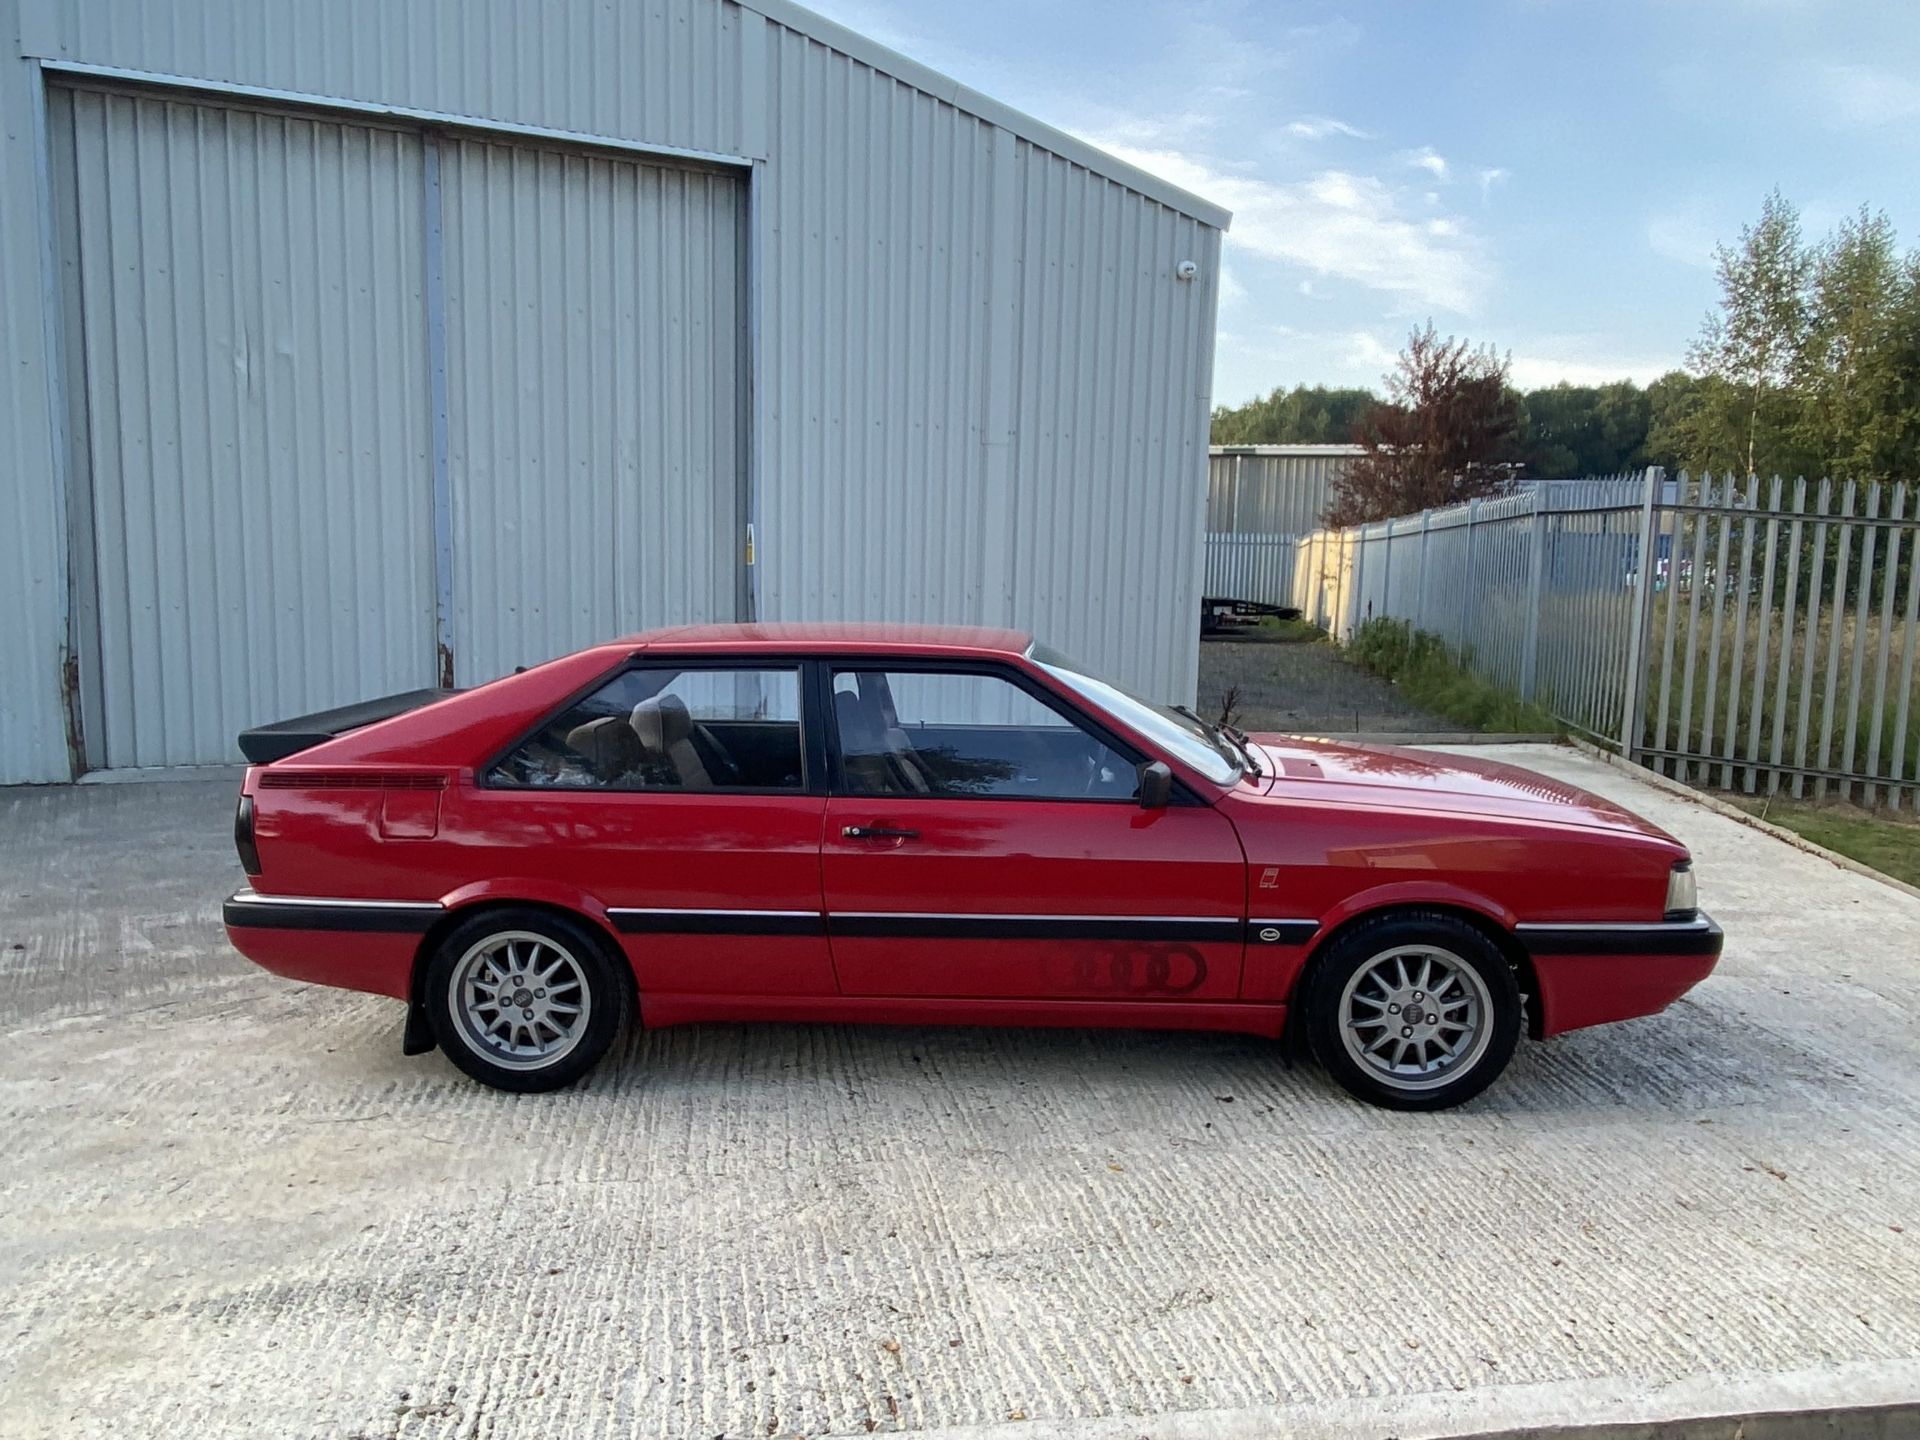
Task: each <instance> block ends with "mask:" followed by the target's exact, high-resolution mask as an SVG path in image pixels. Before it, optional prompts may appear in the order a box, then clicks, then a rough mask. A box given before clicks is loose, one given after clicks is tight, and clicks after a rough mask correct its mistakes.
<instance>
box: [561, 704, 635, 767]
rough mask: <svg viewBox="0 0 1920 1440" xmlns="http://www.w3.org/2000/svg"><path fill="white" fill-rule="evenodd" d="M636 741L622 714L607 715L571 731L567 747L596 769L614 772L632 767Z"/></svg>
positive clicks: (568, 734)
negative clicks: (621, 716) (627, 766)
mask: <svg viewBox="0 0 1920 1440" xmlns="http://www.w3.org/2000/svg"><path fill="white" fill-rule="evenodd" d="M634 745H635V739H634V733H633V730H632V728H631V727H630V726H628V725H627V724H625V723H624V722H623V721H622V720H621V719H620V717H619V716H618V715H604V716H602V717H601V718H600V719H598V720H589V721H588V722H587V723H586V724H584V725H576V726H575V727H574V728H573V729H571V730H569V731H568V732H567V747H568V748H569V749H571V750H573V751H575V752H576V753H578V754H580V755H582V756H584V757H586V761H587V763H588V764H589V765H592V766H593V767H594V768H595V769H598V770H601V771H604V772H611V771H614V770H617V769H620V768H621V767H623V766H625V765H627V764H630V763H631V761H632V758H633V751H634Z"/></svg>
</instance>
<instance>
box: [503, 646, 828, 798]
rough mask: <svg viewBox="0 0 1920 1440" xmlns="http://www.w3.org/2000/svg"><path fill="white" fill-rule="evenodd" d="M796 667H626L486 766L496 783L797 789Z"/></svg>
mask: <svg viewBox="0 0 1920 1440" xmlns="http://www.w3.org/2000/svg"><path fill="white" fill-rule="evenodd" d="M801 755H802V747H801V742H800V672H799V671H798V670H795V669H791V668H782V669H765V670H758V669H756V670H747V669H739V670H732V669H706V668H691V667H689V668H679V667H675V666H668V665H643V666H636V667H635V668H633V669H630V670H623V671H621V672H620V674H618V675H616V676H614V677H613V679H611V680H609V681H608V682H607V683H606V684H605V685H603V686H601V687H600V688H599V689H598V690H596V691H594V692H593V694H591V695H589V696H588V697H587V698H586V699H584V700H582V701H580V702H579V703H577V704H575V705H572V706H569V707H568V709H567V710H566V712H565V713H564V714H562V715H559V716H557V717H556V718H555V719H554V720H552V721H551V722H549V723H548V724H546V725H543V726H542V727H541V728H540V731H539V733H538V734H536V735H535V736H534V737H533V738H532V739H530V740H528V741H526V742H525V743H524V744H522V745H520V746H518V747H517V748H515V749H514V750H513V751H512V752H511V753H510V754H509V755H508V756H507V757H506V758H505V759H504V760H502V761H500V763H499V764H497V765H495V766H494V767H493V769H492V770H490V771H489V772H488V773H487V777H486V778H487V780H488V782H489V783H491V784H497V785H531V786H554V787H561V788H568V789H602V790H800V789H803V788H805V784H806V776H805V767H804V765H803V764H802V761H801Z"/></svg>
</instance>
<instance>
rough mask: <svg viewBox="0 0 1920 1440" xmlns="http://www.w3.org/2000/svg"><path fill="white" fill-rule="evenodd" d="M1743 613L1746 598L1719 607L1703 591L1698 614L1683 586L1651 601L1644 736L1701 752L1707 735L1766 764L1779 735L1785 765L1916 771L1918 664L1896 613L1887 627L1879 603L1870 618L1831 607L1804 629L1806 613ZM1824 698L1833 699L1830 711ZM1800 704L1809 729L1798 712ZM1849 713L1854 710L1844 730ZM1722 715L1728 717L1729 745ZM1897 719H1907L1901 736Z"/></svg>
mask: <svg viewBox="0 0 1920 1440" xmlns="http://www.w3.org/2000/svg"><path fill="white" fill-rule="evenodd" d="M1670 611H1671V616H1672V619H1671V622H1670V621H1669V612H1670ZM1741 614H1742V607H1741V605H1740V604H1739V602H1738V601H1736V600H1732V599H1729V600H1727V601H1726V602H1724V604H1723V603H1722V602H1721V601H1720V600H1719V599H1718V598H1716V597H1708V598H1705V599H1703V601H1702V603H1701V604H1700V607H1699V613H1698V616H1697V617H1696V616H1695V615H1694V613H1693V606H1692V604H1691V603H1690V597H1689V596H1687V595H1686V594H1684V593H1682V594H1680V595H1672V594H1662V595H1660V596H1658V597H1656V598H1655V601H1654V606H1653V615H1652V617H1651V619H1652V623H1651V625H1650V626H1649V632H1650V633H1649V636H1648V638H1649V641H1650V642H1651V648H1652V654H1651V655H1650V656H1649V662H1650V663H1649V675H1648V686H1647V697H1646V699H1647V709H1646V738H1647V740H1648V742H1649V743H1650V744H1652V745H1653V746H1654V747H1655V748H1661V749H1674V750H1691V751H1695V752H1698V751H1700V750H1702V749H1704V748H1708V747H1707V741H1708V738H1709V735H1711V747H1710V748H1711V750H1712V752H1713V753H1714V754H1715V755H1723V754H1725V753H1727V751H1728V750H1729V749H1731V750H1732V752H1733V754H1734V755H1736V756H1745V755H1747V754H1749V753H1750V751H1751V752H1757V754H1758V755H1759V757H1760V758H1761V759H1763V760H1764V759H1766V758H1768V757H1770V756H1771V755H1772V754H1773V752H1774V743H1775V742H1774V737H1775V736H1776V735H1777V736H1778V737H1779V747H1780V758H1781V759H1782V760H1783V761H1785V762H1786V763H1787V764H1790V765H1791V764H1803V765H1810V766H1812V767H1814V768H1816V769H1831V770H1833V771H1835V772H1839V771H1841V770H1843V769H1846V768H1848V767H1847V761H1848V760H1849V759H1851V762H1852V764H1851V770H1852V773H1854V774H1856V775H1876V774H1877V775H1889V774H1892V773H1894V771H1895V769H1896V767H1897V768H1898V770H1899V772H1900V773H1901V774H1904V775H1914V774H1920V668H1910V665H1911V662H1909V661H1908V659H1907V657H1908V655H1910V654H1911V653H1912V651H1911V649H1910V647H1911V646H1912V645H1913V644H1914V636H1913V635H1911V634H1909V633H1907V631H1906V627H1905V625H1904V622H1903V621H1902V620H1901V618H1900V617H1899V616H1898V614H1896V615H1895V617H1894V618H1893V623H1892V624H1891V626H1889V625H1887V624H1886V623H1885V621H1886V616H1885V614H1884V612H1881V611H1878V610H1876V609H1872V608H1869V609H1868V610H1867V611H1866V612H1865V613H1862V612H1861V611H1859V610H1853V611H1845V612H1842V614H1840V615H1839V616H1835V615H1834V614H1833V613H1832V612H1831V610H1827V611H1823V612H1822V613H1821V614H1820V615H1819V617H1818V618H1817V620H1816V621H1815V622H1814V623H1813V624H1808V623H1807V617H1806V613H1805V611H1804V610H1802V611H1800V612H1799V613H1797V614H1796V615H1795V617H1794V623H1793V626H1792V627H1791V629H1789V628H1788V626H1787V624H1786V617H1785V614H1784V613H1783V611H1782V610H1781V609H1779V608H1775V607H1772V606H1768V607H1765V608H1762V607H1760V606H1758V605H1754V606H1752V607H1751V609H1750V610H1749V611H1748V612H1747V613H1746V615H1745V624H1744V625H1741V624H1739V623H1738V622H1739V620H1740V617H1741ZM1716 616H1717V617H1718V619H1719V627H1718V630H1719V633H1718V634H1717V635H1716V634H1715V626H1714V620H1715V618H1716ZM1669 623H1672V624H1673V628H1674V632H1675V634H1674V638H1673V644H1672V665H1671V669H1668V668H1667V659H1666V657H1667V650H1668V645H1667V635H1666V631H1667V626H1668V624H1669ZM1737 630H1738V631H1744V633H1743V634H1741V635H1739V636H1738V639H1739V641H1740V643H1739V644H1738V645H1736V643H1735V642H1736V633H1735V632H1736V631H1737ZM1716 642H1718V643H1717V644H1716ZM1856 649H1857V650H1858V652H1859V655H1860V658H1861V669H1860V681H1859V688H1858V689H1857V690H1856V689H1855V688H1854V680H1853V659H1854V655H1855V652H1856ZM1763 654H1764V657H1765V661H1766V668H1765V669H1764V670H1763V671H1761V672H1760V675H1759V679H1760V695H1759V696H1758V704H1756V703H1755V696H1754V694H1753V684H1754V679H1755V673H1754V672H1755V670H1756V668H1758V665H1759V662H1760V660H1761V658H1762V655H1763ZM1883 654H1884V656H1885V662H1884V664H1885V668H1884V670H1883V669H1882V655H1883ZM1783 655H1784V658H1785V661H1786V663H1785V666H1784V674H1783V673H1782V672H1783V667H1782V664H1781V660H1782V657H1783ZM1689 658H1691V660H1692V666H1691V670H1692V673H1691V675H1689V674H1688V669H1689V667H1688V663H1687V662H1688V660H1689ZM1663 673H1664V674H1665V676H1666V683H1665V685H1664V686H1663V685H1662V676H1663ZM1689 680H1691V682H1692V683H1691V686H1689V684H1688V682H1689ZM1783 682H1784V683H1783ZM1663 690H1664V692H1665V693H1664V697H1663ZM1730 691H1731V692H1732V693H1731V694H1730V693H1729V692H1730ZM1709 692H1711V694H1712V697H1713V704H1712V707H1711V710H1709V708H1708V704H1707V700H1708V695H1709ZM1829 693H1831V694H1832V695H1833V700H1832V702H1831V710H1829V702H1828V700H1827V695H1828V694H1829ZM1663 698H1664V699H1665V701H1666V705H1665V722H1666V723H1665V725H1664V726H1663V725H1662V724H1661V710H1662V706H1661V701H1662V699H1663ZM1876 699H1877V700H1878V702H1879V703H1878V704H1877V705H1876V704H1875V701H1876ZM1903 702H1904V707H1903ZM1803 705H1804V707H1805V710H1806V723H1805V725H1804V726H1803V725H1802V723H1801V719H1800V714H1801V709H1802V706H1803ZM1903 708H1904V709H1905V710H1906V712H1907V713H1906V715H1905V716H1904V717H1903V716H1902V715H1901V713H1900V712H1901V710H1902V709H1903ZM1730 709H1731V716H1730V715H1729V710H1730ZM1849 711H1851V712H1852V715H1853V725H1852V728H1851V734H1849V727H1848V725H1847V719H1848V713H1849ZM1829 715H1830V716H1831V718H1830V719H1829ZM1729 718H1731V719H1732V721H1733V726H1732V742H1731V746H1730V745H1729V740H1728V723H1727V722H1728V720H1729ZM1903 718H1904V719H1905V720H1906V722H1907V723H1906V726H1905V729H1904V731H1903V730H1902V726H1901V720H1902V719H1903ZM1849 750H1851V751H1852V754H1851V756H1849V755H1848V751H1849Z"/></svg>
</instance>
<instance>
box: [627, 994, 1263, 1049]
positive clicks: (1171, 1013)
mask: <svg viewBox="0 0 1920 1440" xmlns="http://www.w3.org/2000/svg"><path fill="white" fill-rule="evenodd" d="M640 1017H641V1023H642V1024H643V1025H644V1026H645V1027H646V1028H647V1029H649V1030H659V1029H664V1028H666V1027H667V1026H669V1025H691V1024H698V1023H701V1022H723V1023H738V1022H743V1021H776V1022H786V1023H798V1024H849V1025H989V1026H1014V1027H1044V1028H1064V1029H1074V1028H1085V1029H1104V1030H1220V1031H1229V1032H1234V1033H1238V1034H1244V1035H1260V1036H1264V1037H1265V1038H1267V1039H1270V1040H1277V1039H1279V1038H1280V1033H1281V1031H1282V1029H1283V1028H1284V1027H1285V1025H1286V1019H1287V1007H1286V1006H1285V1005H1256V1004H1249V1003H1239V1004H1232V1003H1228V1004H1215V1003H1198V1004H1184V1003H1178V1002H1175V1003H1168V1002H1164V1001H1155V1000H978V999H927V998H924V997H920V996H911V997H897V998H896V997H892V996H864V995H677V994H664V995H663V994H660V993H659V992H657V991H654V992H648V993H645V994H643V995H642V996H641V997H640Z"/></svg>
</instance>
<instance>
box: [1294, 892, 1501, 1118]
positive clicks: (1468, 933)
mask: <svg viewBox="0 0 1920 1440" xmlns="http://www.w3.org/2000/svg"><path fill="white" fill-rule="evenodd" d="M1306 998H1307V1007H1308V1008H1307V1030H1308V1034H1309V1036H1310V1037H1311V1039H1312V1042H1313V1050H1314V1053H1315V1054H1316V1055H1317V1056H1318V1057H1319V1059H1320V1063H1321V1064H1322V1065H1323V1066H1325V1067H1326V1069H1327V1072H1328V1073H1329V1074H1330V1075H1332V1076H1333V1078H1334V1079H1335V1080H1337V1081H1339V1082H1340V1084H1341V1085H1342V1086H1344V1087H1345V1088H1346V1089H1347V1090H1348V1091H1350V1092H1351V1093H1353V1094H1354V1095H1357V1096H1359V1097H1360V1098H1361V1099H1363V1100H1370V1101H1372V1102H1373V1103H1374V1104H1376V1105H1385V1106H1388V1107H1390V1108H1392V1109H1395V1110H1444V1109H1446V1108H1447V1107H1448V1106H1450V1105H1458V1104H1459V1103H1460V1102H1461V1101H1463V1100H1467V1099H1470V1098H1471V1097H1473V1096H1475V1095H1478V1094H1479V1093H1480V1092H1481V1091H1482V1090H1484V1089H1486V1088H1487V1086H1489V1085H1491V1084H1492V1083H1493V1082H1494V1080H1495V1079H1497V1078H1498V1077H1499V1075H1500V1072H1501V1071H1502V1070H1504V1069H1506V1067H1507V1062H1508V1061H1509V1060H1511V1059H1512V1058H1513V1052H1514V1047H1515V1046H1516V1045H1517V1044H1518V1043H1519V1040H1520V1024H1521V1002H1520V991H1519V986H1518V984H1517V982H1516V981H1515V979H1514V974H1513V969H1512V967H1511V966H1509V965H1508V964H1507V961H1506V957H1505V956H1503V955H1502V954H1501V953H1500V950H1499V948H1498V947H1497V946H1496V945H1494V943H1493V942H1492V941H1491V940H1490V939H1489V938H1488V937H1487V936H1486V935H1485V934H1484V933H1483V932H1482V931H1480V930H1479V929H1478V928H1476V927H1475V926H1473V925H1471V924H1469V923H1468V922H1467V921H1465V920H1461V919H1459V918H1457V917H1455V916H1452V915H1444V914H1439V913H1433V912H1408V913H1402V914H1395V915H1383V916H1381V917H1379V918H1378V919H1375V920H1370V921H1367V922H1365V923H1363V924H1361V925H1358V926H1356V927H1355V928H1354V929H1352V930H1350V931H1348V932H1347V933H1346V934H1345V935H1343V936H1341V937H1340V938H1339V939H1338V940H1337V941H1335V943H1334V946H1333V948H1332V949H1331V950H1330V951H1328V952H1327V954H1326V955H1324V956H1323V957H1321V959H1320V960H1319V962H1318V963H1317V964H1316V965H1315V967H1314V972H1313V976H1312V980H1311V983H1310V986H1309V993H1308V995H1307V997H1306Z"/></svg>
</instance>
